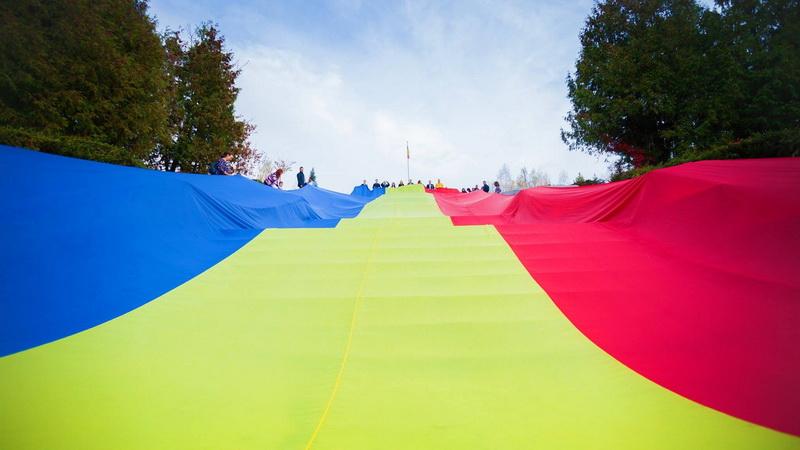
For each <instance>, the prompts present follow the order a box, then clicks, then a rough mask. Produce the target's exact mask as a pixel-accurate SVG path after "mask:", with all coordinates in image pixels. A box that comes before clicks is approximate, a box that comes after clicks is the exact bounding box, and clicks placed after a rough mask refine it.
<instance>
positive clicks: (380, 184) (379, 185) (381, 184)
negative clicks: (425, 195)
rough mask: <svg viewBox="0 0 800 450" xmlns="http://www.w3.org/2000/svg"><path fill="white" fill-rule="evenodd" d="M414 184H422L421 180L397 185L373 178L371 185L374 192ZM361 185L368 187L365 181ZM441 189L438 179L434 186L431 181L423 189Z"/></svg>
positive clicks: (401, 182) (440, 182)
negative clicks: (379, 189)
mask: <svg viewBox="0 0 800 450" xmlns="http://www.w3.org/2000/svg"><path fill="white" fill-rule="evenodd" d="M414 184H422V180H417V182H416V183H414V181H412V180H408V183H406V182H404V181H403V180H400V182H399V183H394V182H392V183H389V182H388V181H386V180H384V181H383V182H379V181H378V179H377V178H375V182H374V183H372V189H373V190H375V189H377V188H384V189H386V188H388V187H401V186H411V185H414ZM361 185H362V186H367V187H369V184H367V180H364V181H363V182H361ZM443 187H444V184H442V180H438V179H437V180H436V184H433V183H432V182H431V180H428V184H426V185H425V189H434V188H443Z"/></svg>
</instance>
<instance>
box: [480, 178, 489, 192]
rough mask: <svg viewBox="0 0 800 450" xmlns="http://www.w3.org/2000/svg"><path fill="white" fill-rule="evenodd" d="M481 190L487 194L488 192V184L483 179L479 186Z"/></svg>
mask: <svg viewBox="0 0 800 450" xmlns="http://www.w3.org/2000/svg"><path fill="white" fill-rule="evenodd" d="M481 190H482V191H483V192H486V193H487V194H488V193H489V191H490V189H489V185H488V184H487V183H486V180H483V186H481Z"/></svg>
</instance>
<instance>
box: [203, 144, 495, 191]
mask: <svg viewBox="0 0 800 450" xmlns="http://www.w3.org/2000/svg"><path fill="white" fill-rule="evenodd" d="M231 160H233V154H232V153H230V152H225V153H223V154H222V156H221V157H220V158H219V159H218V160H217V161H216V162H214V163H213V164H211V166H210V167H209V173H210V174H212V175H234V174H235V173H236V171H235V170H234V169H233V166H232V165H231ZM282 176H283V169H278V170H276V171H274V172H272V173H270V174H269V175H267V177H266V178H265V179H264V184H266V185H267V186H270V187H273V188H275V189H283V180H281V177H282ZM309 184H311V185H314V186H316V185H317V180H316V177H315V176H314V169H311V176H310V177H309V178H308V182H306V174H305V172H303V166H300V170H298V172H297V188H298V189H300V188H302V187H303V186H307V185H309ZM413 184H422V180H417V182H416V183H414V182H413V181H412V180H408V183H405V182H404V181H403V180H400V182H399V183H397V184H395V183H394V182H392V183H389V182H388V181H386V180H384V181H383V182H379V181H378V179H377V178H375V182H374V183H372V189H373V190H375V189H377V188H384V189H385V188H388V187H401V186H408V185H413ZM361 185H362V186H367V187H369V185H368V184H367V180H364V181H363V182H362V183H361ZM443 187H444V184H442V180H440V179H437V180H436V184H434V183H432V182H431V180H428V183H427V184H425V189H441V188H443ZM478 190H481V191H483V192H486V193H489V192H494V193H495V194H499V193H501V192H503V190H502V189H500V182H499V181H495V182H494V183H493V185H492V186H489V184H488V183H487V182H486V180H483V184H482V185H481V186H480V187H479V186H478V185H477V184H476V185H475V187H473V188H461V192H463V193H465V194H466V193H468V192H475V191H478Z"/></svg>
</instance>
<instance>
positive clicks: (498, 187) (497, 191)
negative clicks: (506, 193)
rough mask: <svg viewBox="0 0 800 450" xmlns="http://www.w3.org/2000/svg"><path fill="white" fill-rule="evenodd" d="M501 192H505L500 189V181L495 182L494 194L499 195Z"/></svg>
mask: <svg viewBox="0 0 800 450" xmlns="http://www.w3.org/2000/svg"><path fill="white" fill-rule="evenodd" d="M501 192H503V190H502V189H500V182H499V181H495V182H494V193H495V194H499V193H501Z"/></svg>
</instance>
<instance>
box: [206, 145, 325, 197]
mask: <svg viewBox="0 0 800 450" xmlns="http://www.w3.org/2000/svg"><path fill="white" fill-rule="evenodd" d="M232 160H233V154H232V153H231V152H225V153H223V154H222V156H220V158H219V159H218V160H216V161H215V162H214V163H212V164H211V165H210V166H209V168H208V173H209V174H211V175H236V170H234V168H233V166H232V165H231V161H232ZM283 173H284V170H283V169H282V168H279V169H277V170H276V171H274V172H272V173H270V174H269V175H267V177H266V178H264V184H266V185H267V186H269V187H272V188H275V189H283V180H282V179H281V177H283ZM308 185H313V186H316V185H317V180H316V176H315V175H314V169H313V168H312V169H311V176H309V177H308V181H306V174H305V172H303V166H300V169H299V170H298V172H297V188H298V189H300V188H302V187H303V186H308Z"/></svg>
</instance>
